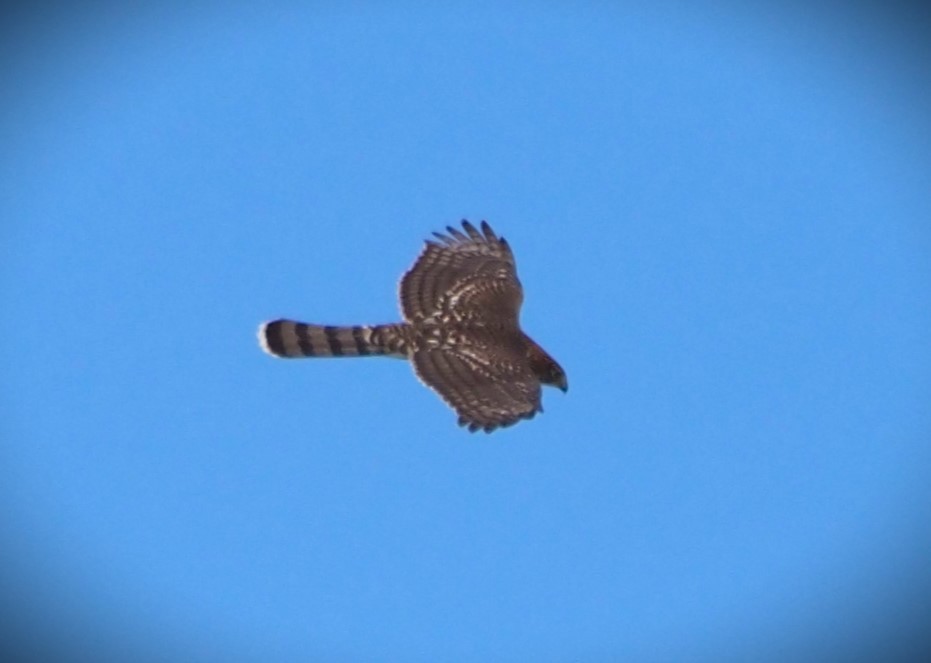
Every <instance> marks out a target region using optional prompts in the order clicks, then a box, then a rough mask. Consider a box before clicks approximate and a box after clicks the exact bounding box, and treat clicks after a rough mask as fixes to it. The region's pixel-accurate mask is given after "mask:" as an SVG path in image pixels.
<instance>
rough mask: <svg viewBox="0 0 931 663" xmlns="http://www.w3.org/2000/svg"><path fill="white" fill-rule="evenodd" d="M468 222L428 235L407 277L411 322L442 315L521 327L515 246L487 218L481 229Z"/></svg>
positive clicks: (404, 294) (403, 290)
mask: <svg viewBox="0 0 931 663" xmlns="http://www.w3.org/2000/svg"><path fill="white" fill-rule="evenodd" d="M462 227H463V229H464V230H465V233H462V232H461V231H459V230H457V229H455V228H453V227H451V226H450V227H447V231H448V233H449V234H448V235H442V234H440V233H434V235H436V237H437V240H438V241H433V240H428V241H427V245H426V247H424V250H423V252H422V253H421V254H420V256H418V258H417V261H416V262H415V263H414V266H413V267H411V268H410V269H409V270H408V271H407V273H406V274H404V276H403V277H402V278H401V286H400V296H401V313H402V314H403V315H404V318H405V319H406V320H407V321H409V322H416V321H420V320H425V319H428V318H430V317H431V316H434V315H439V316H443V317H446V318H448V319H449V321H466V322H467V321H484V322H493V323H495V324H498V325H502V326H508V327H510V326H512V325H513V327H514V328H516V327H517V317H518V313H519V311H520V305H521V301H523V291H522V290H521V285H520V281H518V279H517V268H516V267H515V264H514V255H513V254H512V253H511V247H509V246H508V243H507V242H506V241H505V240H504V239H499V238H498V237H497V236H496V235H495V233H494V231H493V230H492V229H491V227H490V226H489V225H488V224H487V223H486V222H484V221H483V222H482V226H481V228H482V229H481V232H479V231H478V230H476V229H475V227H474V226H473V225H472V224H471V223H469V222H468V221H463V222H462Z"/></svg>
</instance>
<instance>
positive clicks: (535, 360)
mask: <svg viewBox="0 0 931 663" xmlns="http://www.w3.org/2000/svg"><path fill="white" fill-rule="evenodd" d="M524 336H525V337H526V339H527V341H528V343H527V356H528V358H529V359H530V368H531V369H532V370H533V372H534V374H535V375H536V376H537V377H538V378H539V379H540V384H546V385H549V386H551V387H557V388H558V389H561V390H562V391H564V392H566V391H569V380H568V379H567V378H566V372H565V371H564V370H562V366H560V365H559V364H558V363H557V362H556V360H555V359H553V358H552V357H550V356H549V354H547V352H546V350H544V349H543V348H541V347H540V346H539V345H537V344H536V343H535V342H534V341H533V340H532V339H531V338H530V337H529V336H527V335H526V334H525V335H524Z"/></svg>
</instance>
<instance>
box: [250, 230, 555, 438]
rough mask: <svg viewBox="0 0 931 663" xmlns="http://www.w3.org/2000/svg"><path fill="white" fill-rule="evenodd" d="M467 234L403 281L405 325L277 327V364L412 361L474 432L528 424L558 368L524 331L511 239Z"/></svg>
mask: <svg viewBox="0 0 931 663" xmlns="http://www.w3.org/2000/svg"><path fill="white" fill-rule="evenodd" d="M462 227H463V229H464V230H465V234H463V233H462V232H461V231H459V230H457V229H455V228H452V227H448V228H447V231H448V233H449V234H448V235H441V234H439V233H434V235H436V237H437V239H438V240H439V241H433V240H428V241H427V245H426V247H425V248H424V250H423V252H422V253H421V254H420V256H419V257H418V258H417V261H416V262H415V263H414V266H413V267H411V269H410V270H408V271H407V273H405V274H404V276H403V277H402V278H401V285H400V298H401V312H402V314H403V315H404V320H405V322H402V323H398V324H388V325H376V326H356V327H334V326H324V325H311V324H306V323H303V322H294V321H292V320H274V321H272V322H267V323H265V324H263V325H262V326H261V327H260V328H259V342H260V343H261V345H262V347H263V348H264V349H265V350H266V351H267V352H269V353H270V354H273V355H275V356H278V357H337V356H342V357H359V356H368V355H382V356H391V357H401V358H406V359H410V360H411V362H412V363H413V365H414V371H415V372H416V373H417V376H418V377H419V378H420V379H421V380H422V381H423V382H424V383H425V384H426V385H427V386H428V387H430V388H432V389H433V390H434V391H436V392H437V393H438V394H439V395H440V396H441V397H442V398H443V400H445V401H446V402H447V403H448V404H449V405H450V406H451V407H452V408H453V409H454V410H456V412H457V413H458V415H459V424H460V425H463V426H468V428H469V430H471V431H476V430H479V429H481V430H484V431H486V432H490V431H492V430H494V429H495V428H497V427H499V426H509V425H511V424H514V423H516V422H517V421H519V420H520V419H529V418H530V417H532V416H534V415H535V414H536V413H537V412H541V411H542V410H543V407H542V406H541V404H540V386H541V385H543V384H548V385H553V386H557V387H559V388H561V389H563V391H565V390H566V387H567V383H566V375H565V373H564V372H563V370H562V368H561V367H560V366H559V364H557V363H556V361H555V360H554V359H553V358H552V357H550V356H549V355H548V354H547V353H546V352H545V351H544V350H543V348H541V347H540V346H539V345H537V344H536V343H534V341H533V340H532V339H531V338H530V337H529V336H527V335H526V334H524V332H522V331H521V329H520V324H519V320H518V316H519V313H520V305H521V302H522V300H523V291H522V289H521V285H520V281H518V279H517V271H516V267H515V264H514V256H513V254H512V253H511V249H510V247H509V246H508V244H507V242H506V241H505V240H504V239H503V238H500V239H499V238H498V237H497V236H496V235H495V233H494V231H492V229H491V227H490V226H489V225H488V224H487V223H485V222H482V225H481V232H479V231H478V230H476V229H475V227H474V226H472V224H470V223H469V222H468V221H463V222H462Z"/></svg>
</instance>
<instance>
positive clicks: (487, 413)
mask: <svg viewBox="0 0 931 663" xmlns="http://www.w3.org/2000/svg"><path fill="white" fill-rule="evenodd" d="M411 360H412V361H413V364H414V371H415V372H416V373H417V376H418V377H419V378H420V379H421V380H422V381H423V383H424V384H426V385H427V386H428V387H430V388H431V389H433V390H434V391H435V392H436V393H438V394H439V395H440V396H441V397H442V399H443V400H444V401H446V402H447V403H448V404H449V405H450V406H451V407H452V408H453V409H454V410H455V411H456V414H458V415H459V425H460V426H467V427H468V429H469V430H470V431H472V432H475V431H477V430H484V431H485V432H486V433H490V432H491V431H493V430H494V429H496V428H499V427H502V426H510V425H511V424H515V423H517V422H518V421H520V420H521V419H530V418H531V417H533V416H534V415H535V414H536V413H537V412H542V411H543V407H542V405H541V404H540V380H539V378H537V377H536V376H535V375H534V374H533V372H532V371H531V370H530V369H529V368H528V366H527V365H526V361H523V362H522V361H520V358H519V357H514V358H511V357H509V356H506V355H501V354H499V353H498V352H497V351H496V350H495V351H492V353H491V354H488V353H485V352H473V351H471V350H470V349H469V348H468V347H462V348H455V349H453V348H445V349H442V350H439V349H437V350H420V351H418V352H415V353H414V354H413V356H412V357H411Z"/></svg>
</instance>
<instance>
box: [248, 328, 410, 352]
mask: <svg viewBox="0 0 931 663" xmlns="http://www.w3.org/2000/svg"><path fill="white" fill-rule="evenodd" d="M405 332H406V325H404V324H397V325H375V326H371V327H370V326H361V325H360V326H355V327H333V326H329V325H310V324H307V323H305V322H296V321H294V320H272V321H271V322H266V323H264V324H262V325H261V326H259V334H258V336H259V345H261V346H262V349H263V350H265V352H267V353H268V354H271V355H274V356H276V357H291V358H293V357H367V356H370V355H381V356H389V357H406V356H407V345H408V344H407V334H406V333H405Z"/></svg>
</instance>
